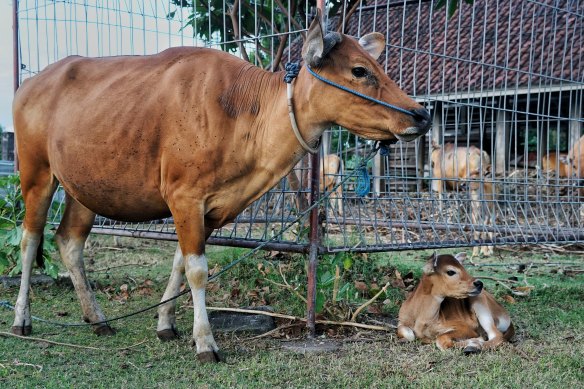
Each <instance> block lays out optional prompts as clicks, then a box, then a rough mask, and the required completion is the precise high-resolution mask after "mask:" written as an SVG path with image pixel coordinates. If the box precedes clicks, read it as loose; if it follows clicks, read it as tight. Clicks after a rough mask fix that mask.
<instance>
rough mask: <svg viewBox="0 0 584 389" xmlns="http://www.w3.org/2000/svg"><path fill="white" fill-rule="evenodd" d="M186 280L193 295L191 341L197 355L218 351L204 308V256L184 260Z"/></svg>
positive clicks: (205, 263) (205, 280)
mask: <svg viewBox="0 0 584 389" xmlns="http://www.w3.org/2000/svg"><path fill="white" fill-rule="evenodd" d="M185 264H186V274H187V280H188V281H189V285H190V287H191V293H192V294H193V310H194V322H193V340H194V341H195V343H196V345H197V354H200V353H202V352H207V351H218V350H219V348H218V347H217V344H216V343H215V339H214V338H213V334H212V333H211V325H210V324H209V318H208V317H207V308H206V306H205V287H206V286H207V277H208V275H207V273H208V270H209V268H208V266H207V258H205V255H194V254H189V255H187V257H186V258H185Z"/></svg>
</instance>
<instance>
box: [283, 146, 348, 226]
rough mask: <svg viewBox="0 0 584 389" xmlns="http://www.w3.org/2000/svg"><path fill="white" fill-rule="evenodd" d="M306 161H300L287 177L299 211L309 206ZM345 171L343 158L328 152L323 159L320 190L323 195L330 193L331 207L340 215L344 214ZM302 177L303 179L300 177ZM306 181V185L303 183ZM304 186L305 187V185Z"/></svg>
mask: <svg viewBox="0 0 584 389" xmlns="http://www.w3.org/2000/svg"><path fill="white" fill-rule="evenodd" d="M302 166H306V161H300V162H299V163H298V164H297V165H296V168H295V169H293V170H292V171H291V172H290V173H288V175H287V176H286V178H287V179H288V184H289V185H290V189H291V190H292V191H294V192H295V198H294V199H295V203H296V209H297V211H298V212H299V213H301V212H303V211H304V210H305V209H307V208H308V206H309V200H308V197H309V196H307V194H308V193H309V192H310V182H309V179H308V176H309V174H308V173H309V172H308V170H309V169H308V168H304V169H303V168H302ZM343 171H344V164H343V160H342V159H341V158H340V157H339V156H338V155H336V154H326V155H324V156H323V157H322V159H321V164H320V177H319V190H320V193H321V196H324V195H326V194H330V197H329V204H330V205H331V209H332V210H333V211H336V212H337V213H338V215H339V216H343V185H342V184H341V180H342V174H343ZM299 176H300V177H302V179H300V178H299ZM303 183H304V185H302V184H303ZM303 186H304V187H303Z"/></svg>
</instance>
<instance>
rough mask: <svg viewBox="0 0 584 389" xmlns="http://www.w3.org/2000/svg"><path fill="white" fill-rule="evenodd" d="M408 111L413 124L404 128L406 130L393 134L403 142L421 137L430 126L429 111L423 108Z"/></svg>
mask: <svg viewBox="0 0 584 389" xmlns="http://www.w3.org/2000/svg"><path fill="white" fill-rule="evenodd" d="M410 112H411V114H410V116H411V117H412V120H413V123H412V124H413V126H411V127H408V128H406V130H405V131H403V132H402V133H400V134H395V136H396V137H397V138H398V139H399V140H402V141H404V142H410V141H412V140H414V139H417V138H419V137H421V136H422V135H424V134H425V133H427V132H428V130H430V127H432V121H431V119H430V113H428V111H426V110H425V109H424V108H420V109H416V110H413V111H410Z"/></svg>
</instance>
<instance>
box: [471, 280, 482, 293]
mask: <svg viewBox="0 0 584 389" xmlns="http://www.w3.org/2000/svg"><path fill="white" fill-rule="evenodd" d="M472 285H473V286H474V289H473V290H472V291H471V292H470V293H469V294H468V295H469V296H471V297H474V296H478V295H479V294H481V292H482V291H483V281H481V280H475V281H474V282H473V283H472Z"/></svg>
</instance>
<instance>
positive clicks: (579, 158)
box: [560, 136, 584, 196]
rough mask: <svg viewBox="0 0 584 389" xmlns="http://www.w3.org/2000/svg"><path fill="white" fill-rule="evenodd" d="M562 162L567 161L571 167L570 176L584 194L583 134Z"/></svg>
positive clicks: (581, 193) (583, 194) (580, 192)
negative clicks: (583, 183)
mask: <svg viewBox="0 0 584 389" xmlns="http://www.w3.org/2000/svg"><path fill="white" fill-rule="evenodd" d="M560 161H561V162H564V163H567V164H568V165H569V166H570V168H569V170H570V177H571V178H572V179H574V180H575V183H576V184H577V185H578V187H579V188H578V192H579V194H580V196H584V188H581V187H580V185H581V183H582V181H581V180H582V179H583V178H584V136H582V137H581V138H580V139H579V140H578V142H576V144H574V146H572V148H571V149H570V151H569V152H568V156H567V157H566V158H565V159H564V160H560Z"/></svg>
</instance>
